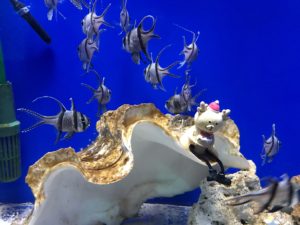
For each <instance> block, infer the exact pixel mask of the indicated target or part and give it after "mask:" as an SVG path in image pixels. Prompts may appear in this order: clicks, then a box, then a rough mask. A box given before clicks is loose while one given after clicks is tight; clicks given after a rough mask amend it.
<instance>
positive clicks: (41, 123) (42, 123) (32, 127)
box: [21, 120, 46, 133]
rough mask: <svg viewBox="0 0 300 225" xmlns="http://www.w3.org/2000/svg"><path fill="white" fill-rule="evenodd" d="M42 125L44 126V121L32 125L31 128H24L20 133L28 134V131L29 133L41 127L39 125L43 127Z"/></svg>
mask: <svg viewBox="0 0 300 225" xmlns="http://www.w3.org/2000/svg"><path fill="white" fill-rule="evenodd" d="M44 124H46V122H45V121H44V120H41V121H39V122H37V123H35V124H33V125H32V126H30V127H28V128H26V129H24V130H22V131H21V132H22V133H27V132H29V131H31V130H33V129H35V128H37V127H39V126H41V125H44Z"/></svg>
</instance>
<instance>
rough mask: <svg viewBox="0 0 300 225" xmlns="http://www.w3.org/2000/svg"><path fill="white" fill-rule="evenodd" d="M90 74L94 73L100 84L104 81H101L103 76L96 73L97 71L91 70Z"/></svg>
mask: <svg viewBox="0 0 300 225" xmlns="http://www.w3.org/2000/svg"><path fill="white" fill-rule="evenodd" d="M90 72H93V73H94V74H95V75H96V77H97V79H98V81H99V84H101V82H102V81H103V79H102V81H101V76H100V74H99V73H98V72H97V71H96V70H94V69H93V70H90Z"/></svg>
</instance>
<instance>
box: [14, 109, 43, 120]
mask: <svg viewBox="0 0 300 225" xmlns="http://www.w3.org/2000/svg"><path fill="white" fill-rule="evenodd" d="M17 111H21V112H25V113H27V114H29V115H32V116H34V117H36V118H38V119H40V120H45V119H46V116H44V115H41V114H39V113H37V112H35V111H32V110H30V109H25V108H19V109H17Z"/></svg>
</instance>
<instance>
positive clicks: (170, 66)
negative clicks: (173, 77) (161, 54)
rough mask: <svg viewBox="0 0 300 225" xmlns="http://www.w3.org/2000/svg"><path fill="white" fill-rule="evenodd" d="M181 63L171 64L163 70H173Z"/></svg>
mask: <svg viewBox="0 0 300 225" xmlns="http://www.w3.org/2000/svg"><path fill="white" fill-rule="evenodd" d="M179 63H180V61H176V62H173V63H172V64H170V65H169V66H167V67H166V68H164V69H163V70H169V69H172V68H173V67H174V66H176V65H178V64H179Z"/></svg>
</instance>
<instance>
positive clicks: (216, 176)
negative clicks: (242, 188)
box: [206, 169, 231, 186]
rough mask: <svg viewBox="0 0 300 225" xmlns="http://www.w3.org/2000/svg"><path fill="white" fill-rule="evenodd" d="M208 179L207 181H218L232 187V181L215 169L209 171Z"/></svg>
mask: <svg viewBox="0 0 300 225" xmlns="http://www.w3.org/2000/svg"><path fill="white" fill-rule="evenodd" d="M206 179H207V181H216V182H218V183H220V184H224V185H226V186H230V185H231V180H230V179H229V178H226V177H225V174H224V173H218V172H217V171H216V170H215V169H209V176H208V177H207V178H206Z"/></svg>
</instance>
